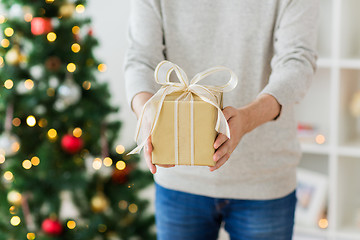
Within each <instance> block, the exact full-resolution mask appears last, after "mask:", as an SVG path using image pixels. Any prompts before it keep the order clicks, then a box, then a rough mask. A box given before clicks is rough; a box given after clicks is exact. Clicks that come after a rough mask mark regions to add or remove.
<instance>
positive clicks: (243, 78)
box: [125, 0, 318, 199]
mask: <svg viewBox="0 0 360 240" xmlns="http://www.w3.org/2000/svg"><path fill="white" fill-rule="evenodd" d="M131 2H132V9H131V14H130V24H129V32H128V33H129V35H128V36H129V42H130V44H129V49H128V52H127V56H126V61H125V85H126V92H127V99H128V103H129V104H130V105H131V102H132V99H133V97H134V96H135V95H136V94H138V93H139V92H150V93H155V92H156V91H157V90H158V89H159V87H160V86H157V84H156V83H155V81H154V70H155V67H156V66H157V64H158V63H159V62H160V61H162V60H164V59H166V60H169V61H171V62H173V63H175V64H177V65H179V66H180V67H181V68H183V69H184V71H185V72H186V73H187V75H188V77H189V78H192V77H193V76H194V75H195V74H196V73H198V72H201V71H203V70H205V69H207V68H210V67H213V66H217V65H223V66H226V67H228V68H230V69H232V70H233V71H234V72H235V73H236V74H237V76H238V78H239V83H238V86H237V87H236V88H235V89H234V90H233V91H231V92H228V93H225V94H224V96H223V105H224V107H225V106H233V107H236V108H239V107H242V106H245V105H246V104H249V103H250V102H252V101H253V100H254V99H256V97H257V96H258V95H259V94H263V93H267V94H270V95H272V96H273V97H275V98H276V100H277V101H278V102H279V103H280V104H281V106H282V108H281V114H280V116H279V117H278V118H277V119H276V120H274V121H270V122H267V123H265V124H263V125H261V126H259V127H257V128H256V129H254V130H253V131H251V132H249V133H247V134H246V135H245V136H244V137H243V138H242V139H241V141H240V143H239V144H238V146H237V147H236V149H235V150H234V151H233V153H232V154H231V156H230V158H229V160H228V161H227V162H226V163H225V165H223V166H222V167H220V168H219V169H218V170H216V171H214V172H210V171H209V168H208V167H201V166H176V167H173V168H161V167H158V168H157V169H158V171H157V173H156V174H155V175H154V176H155V181H156V182H157V183H158V184H160V185H162V186H164V187H166V188H169V189H174V190H179V191H185V192H189V193H193V194H199V195H204V196H210V197H217V198H234V199H274V198H279V197H283V196H285V195H287V194H288V193H290V192H292V191H293V190H294V189H295V187H296V167H297V165H298V163H299V161H300V158H301V151H300V147H299V143H298V141H297V137H296V121H295V117H294V105H295V104H296V103H298V102H299V101H301V99H302V98H303V97H304V95H305V94H306V92H307V90H308V88H309V86H310V84H311V81H312V78H313V74H314V72H315V69H316V57H317V56H316V52H315V45H316V33H317V21H318V1H317V0H256V1H255V0H226V1H219V0H131ZM228 77H229V76H228V75H226V74H223V75H221V74H220V73H219V74H215V75H214V76H211V77H209V78H208V79H206V80H205V82H206V84H207V85H211V84H213V85H220V84H223V83H225V82H226V81H227V80H228Z"/></svg>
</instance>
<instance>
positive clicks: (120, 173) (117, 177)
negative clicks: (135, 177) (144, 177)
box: [111, 166, 131, 184]
mask: <svg viewBox="0 0 360 240" xmlns="http://www.w3.org/2000/svg"><path fill="white" fill-rule="evenodd" d="M130 172H131V169H130V167H129V166H126V168H125V169H123V170H119V169H117V168H115V169H114V171H113V174H112V176H111V179H112V181H113V182H114V183H119V184H123V183H125V182H127V180H128V176H129V174H130Z"/></svg>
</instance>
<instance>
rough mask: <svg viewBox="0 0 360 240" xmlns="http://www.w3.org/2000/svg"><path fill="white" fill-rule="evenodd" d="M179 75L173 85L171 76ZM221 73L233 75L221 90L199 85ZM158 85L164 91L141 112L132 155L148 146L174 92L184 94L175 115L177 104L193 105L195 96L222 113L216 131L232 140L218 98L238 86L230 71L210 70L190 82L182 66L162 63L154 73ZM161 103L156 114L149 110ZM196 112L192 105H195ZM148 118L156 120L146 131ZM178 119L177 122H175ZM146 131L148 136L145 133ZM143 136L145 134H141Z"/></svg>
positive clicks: (154, 97) (221, 68)
mask: <svg viewBox="0 0 360 240" xmlns="http://www.w3.org/2000/svg"><path fill="white" fill-rule="evenodd" d="M173 71H175V73H176V75H177V78H178V79H179V82H170V75H171V73H172V72H173ZM220 71H228V72H230V79H229V81H228V82H227V83H226V84H224V85H220V86H205V85H200V84H198V82H199V81H201V80H202V79H204V78H206V77H208V76H209V75H211V74H213V73H216V72H220ZM154 77H155V81H156V82H157V83H158V84H160V85H162V87H161V88H160V89H159V91H157V92H156V93H155V94H154V95H153V96H152V97H151V98H150V99H149V100H148V101H147V102H146V103H145V104H144V106H143V109H142V111H141V114H140V117H139V120H138V122H137V127H136V134H135V141H136V142H137V143H138V146H137V147H136V148H134V149H133V150H132V151H131V152H130V153H128V154H134V153H138V152H140V151H141V149H142V148H143V146H144V145H145V144H146V141H147V139H148V137H149V136H151V134H152V133H153V130H154V129H155V126H156V124H157V121H158V119H159V115H160V112H161V108H162V106H163V103H164V100H165V97H166V96H167V95H169V94H171V93H173V92H183V94H181V95H180V96H179V97H178V98H177V99H176V100H175V114H176V113H177V103H178V101H179V100H181V99H183V100H186V99H188V98H190V102H191V104H192V103H193V94H195V95H197V96H199V97H200V98H201V99H202V100H203V101H205V102H207V103H209V104H211V105H213V106H214V107H216V108H217V110H218V117H217V122H216V126H215V130H216V131H217V132H218V133H223V134H224V135H226V136H227V137H228V138H230V129H229V125H228V123H227V120H226V118H225V116H224V114H223V112H222V110H221V109H220V107H219V106H218V98H217V95H218V94H219V93H220V92H229V91H231V90H233V89H234V88H235V87H236V85H237V82H238V79H237V76H236V75H235V73H234V72H233V71H232V70H230V69H229V68H226V67H223V66H217V67H213V68H210V69H207V70H205V71H203V72H200V73H198V74H196V75H195V76H194V77H193V78H192V79H191V80H190V81H189V79H188V77H187V75H186V73H185V72H184V70H182V69H181V68H180V67H179V66H178V65H176V64H174V63H172V62H169V61H162V62H160V63H159V64H158V66H157V67H156V69H155V73H154ZM152 102H158V106H157V107H156V111H155V113H150V111H151V108H149V105H150V103H152ZM191 108H192V105H191ZM144 116H147V117H148V116H153V118H152V119H151V128H150V129H146V126H144V124H143V122H144ZM175 119H176V118H175ZM144 131H145V132H144ZM140 133H141V134H140ZM141 136H144V139H139V137H141Z"/></svg>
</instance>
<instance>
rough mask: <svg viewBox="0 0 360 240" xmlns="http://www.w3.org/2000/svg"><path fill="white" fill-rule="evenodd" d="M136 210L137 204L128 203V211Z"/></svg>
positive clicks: (133, 211)
mask: <svg viewBox="0 0 360 240" xmlns="http://www.w3.org/2000/svg"><path fill="white" fill-rule="evenodd" d="M137 211H138V206H137V205H136V204H135V203H132V204H130V205H129V212H131V213H136V212H137Z"/></svg>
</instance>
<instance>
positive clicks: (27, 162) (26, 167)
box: [22, 159, 32, 169]
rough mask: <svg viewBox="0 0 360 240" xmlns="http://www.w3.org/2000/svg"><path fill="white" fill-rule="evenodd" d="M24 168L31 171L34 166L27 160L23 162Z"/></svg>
mask: <svg viewBox="0 0 360 240" xmlns="http://www.w3.org/2000/svg"><path fill="white" fill-rule="evenodd" d="M22 166H23V168H25V169H30V168H31V167H32V164H31V162H30V160H28V159H26V160H24V161H23V162H22Z"/></svg>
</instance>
